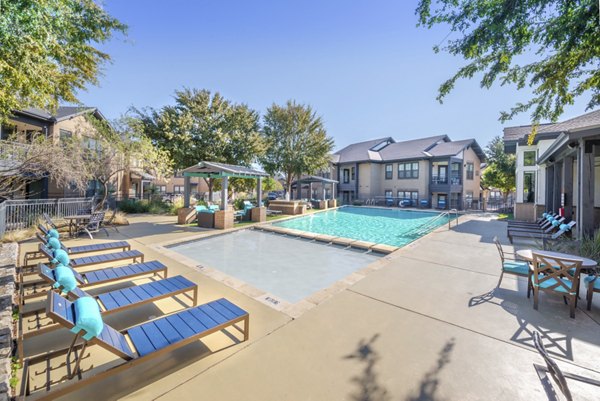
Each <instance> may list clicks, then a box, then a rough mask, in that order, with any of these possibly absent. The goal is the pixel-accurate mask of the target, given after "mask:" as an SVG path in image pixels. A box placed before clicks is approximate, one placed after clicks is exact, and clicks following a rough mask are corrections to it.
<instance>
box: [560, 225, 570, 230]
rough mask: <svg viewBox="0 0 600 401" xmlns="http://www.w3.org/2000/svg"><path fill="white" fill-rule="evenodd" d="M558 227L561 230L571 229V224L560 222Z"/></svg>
mask: <svg viewBox="0 0 600 401" xmlns="http://www.w3.org/2000/svg"><path fill="white" fill-rule="evenodd" d="M560 229H561V231H569V230H570V229H571V226H570V225H568V224H561V225H560Z"/></svg>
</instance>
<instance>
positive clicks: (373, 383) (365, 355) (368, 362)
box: [344, 334, 391, 401]
mask: <svg viewBox="0 0 600 401" xmlns="http://www.w3.org/2000/svg"><path fill="white" fill-rule="evenodd" d="M377 338H379V334H375V335H373V337H371V339H369V340H365V339H362V340H360V342H359V343H358V347H357V348H356V351H354V353H352V354H350V355H346V356H345V357H344V358H345V359H356V360H357V361H358V362H359V363H361V364H363V365H364V368H363V370H362V373H361V375H360V376H355V377H353V378H352V379H351V382H352V383H354V384H356V385H357V386H358V388H357V390H356V391H355V392H354V393H353V394H350V399H351V400H355V401H388V400H391V398H390V395H389V394H388V391H387V389H386V388H385V387H383V386H382V385H380V384H379V383H378V382H377V374H376V373H375V364H376V363H377V361H379V359H380V356H379V353H378V352H377V351H375V349H374V347H373V345H374V343H375V341H377Z"/></svg>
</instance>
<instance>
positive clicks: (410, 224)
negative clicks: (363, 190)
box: [274, 206, 448, 247]
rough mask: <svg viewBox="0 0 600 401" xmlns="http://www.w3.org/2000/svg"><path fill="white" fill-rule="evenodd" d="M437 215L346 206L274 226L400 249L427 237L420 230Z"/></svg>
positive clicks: (444, 219) (443, 220)
mask: <svg viewBox="0 0 600 401" xmlns="http://www.w3.org/2000/svg"><path fill="white" fill-rule="evenodd" d="M438 215H439V214H438V213H432V212H419V211H410V210H402V209H380V208H369V207H352V206H347V207H342V208H339V209H335V210H329V211H326V212H321V213H315V214H312V215H310V216H304V217H299V218H296V219H291V220H286V221H281V222H278V223H274V225H276V226H279V227H285V228H292V229H295V230H302V231H308V232H312V233H318V234H327V235H333V236H336V237H344V238H350V239H355V240H361V241H369V242H375V243H377V244H386V245H392V246H397V247H401V246H404V245H406V244H408V243H410V242H412V241H414V240H416V239H418V238H419V237H421V236H422V235H424V234H426V232H425V233H420V232H419V231H420V230H419V228H420V227H422V226H423V225H424V224H425V223H427V222H428V221H430V220H431V219H433V218H434V217H436V216H438ZM446 223H448V218H447V217H443V218H440V219H439V220H438V222H437V223H436V224H435V227H433V228H436V227H439V226H441V225H443V224H446Z"/></svg>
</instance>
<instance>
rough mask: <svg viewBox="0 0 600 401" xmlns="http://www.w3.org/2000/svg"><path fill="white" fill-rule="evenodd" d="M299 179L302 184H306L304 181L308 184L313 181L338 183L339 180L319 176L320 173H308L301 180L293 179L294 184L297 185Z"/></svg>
mask: <svg viewBox="0 0 600 401" xmlns="http://www.w3.org/2000/svg"><path fill="white" fill-rule="evenodd" d="M298 181H300V183H301V184H304V183H307V184H308V183H311V182H320V183H323V184H337V183H338V182H339V181H336V180H332V179H330V178H325V177H319V176H318V175H307V176H305V177H302V178H300V180H294V181H292V185H295V184H296V183H297V182H298Z"/></svg>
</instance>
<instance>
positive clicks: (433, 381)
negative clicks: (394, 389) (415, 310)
mask: <svg viewBox="0 0 600 401" xmlns="http://www.w3.org/2000/svg"><path fill="white" fill-rule="evenodd" d="M454 343H455V339H454V337H452V338H451V339H450V340H449V341H448V342H446V345H444V347H443V348H442V349H441V351H440V352H439V354H438V359H437V363H436V364H435V366H434V367H433V368H431V369H430V370H429V372H427V373H425V376H423V379H421V383H419V391H418V393H417V394H415V395H412V396H409V397H408V398H406V400H407V401H434V400H435V401H440V400H441V398H439V396H437V395H436V392H437V390H438V388H439V385H440V378H439V374H440V372H441V371H442V369H443V368H444V367H445V366H446V365H447V364H448V363H449V362H450V354H451V353H452V350H453V348H454Z"/></svg>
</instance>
